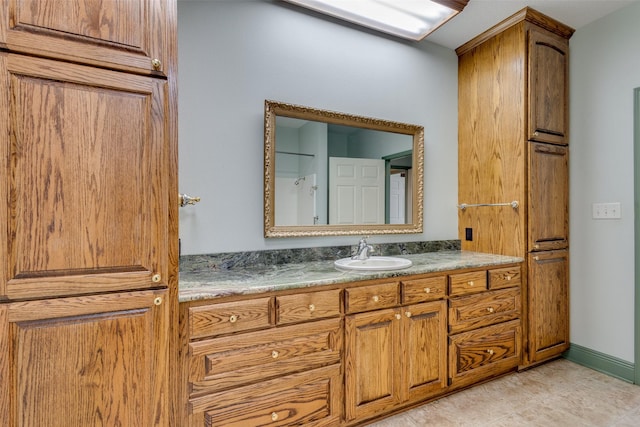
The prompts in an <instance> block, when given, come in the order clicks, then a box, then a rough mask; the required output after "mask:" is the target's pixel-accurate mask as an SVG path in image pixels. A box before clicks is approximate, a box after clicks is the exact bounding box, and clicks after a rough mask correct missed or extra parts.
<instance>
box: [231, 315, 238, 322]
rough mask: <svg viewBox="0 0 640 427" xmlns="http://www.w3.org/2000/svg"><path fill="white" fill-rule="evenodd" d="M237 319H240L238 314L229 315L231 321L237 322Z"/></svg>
mask: <svg viewBox="0 0 640 427" xmlns="http://www.w3.org/2000/svg"><path fill="white" fill-rule="evenodd" d="M237 321H238V316H236V315H235V314H232V315H231V316H229V322H231V323H236V322H237Z"/></svg>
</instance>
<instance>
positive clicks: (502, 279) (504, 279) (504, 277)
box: [488, 266, 522, 290]
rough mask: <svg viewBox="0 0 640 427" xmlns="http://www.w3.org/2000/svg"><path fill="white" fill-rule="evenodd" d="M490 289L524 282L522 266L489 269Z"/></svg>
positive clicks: (518, 284) (508, 286)
mask: <svg viewBox="0 0 640 427" xmlns="http://www.w3.org/2000/svg"><path fill="white" fill-rule="evenodd" d="M488 277H489V289H494V290H495V289H504V288H510V287H513V286H520V285H521V284H522V270H521V268H520V266H517V267H507V268H492V269H491V270H489V271H488Z"/></svg>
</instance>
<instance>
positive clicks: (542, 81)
mask: <svg viewBox="0 0 640 427" xmlns="http://www.w3.org/2000/svg"><path fill="white" fill-rule="evenodd" d="M528 76H529V132H528V139H529V140H533V141H539V142H548V143H553V144H565V145H566V144H568V143H569V140H568V126H569V120H568V116H569V112H568V102H567V99H569V40H568V39H566V38H564V37H561V36H558V35H555V34H553V33H549V32H548V31H543V30H540V29H538V28H536V27H535V26H530V27H529V74H528Z"/></svg>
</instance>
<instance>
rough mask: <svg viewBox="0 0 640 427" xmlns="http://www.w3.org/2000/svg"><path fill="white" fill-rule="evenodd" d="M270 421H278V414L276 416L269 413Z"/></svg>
mask: <svg viewBox="0 0 640 427" xmlns="http://www.w3.org/2000/svg"><path fill="white" fill-rule="evenodd" d="M271 421H278V414H276V413H275V412H272V413H271Z"/></svg>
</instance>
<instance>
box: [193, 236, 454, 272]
mask: <svg viewBox="0 0 640 427" xmlns="http://www.w3.org/2000/svg"><path fill="white" fill-rule="evenodd" d="M370 244H371V246H373V248H374V252H373V255H384V256H394V255H411V254H421V253H426V252H438V251H456V250H458V251H459V250H460V240H434V241H428V242H406V243H379V244H376V243H370ZM356 248H357V245H353V246H327V247H320V248H300V249H276V250H268V251H247V252H226V253H217V254H206V255H183V256H181V257H180V271H198V270H204V269H206V270H229V269H232V268H246V267H255V266H262V265H273V264H290V263H302V262H311V261H333V260H336V259H340V258H345V257H348V256H351V255H352V254H353V253H355V251H356Z"/></svg>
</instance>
